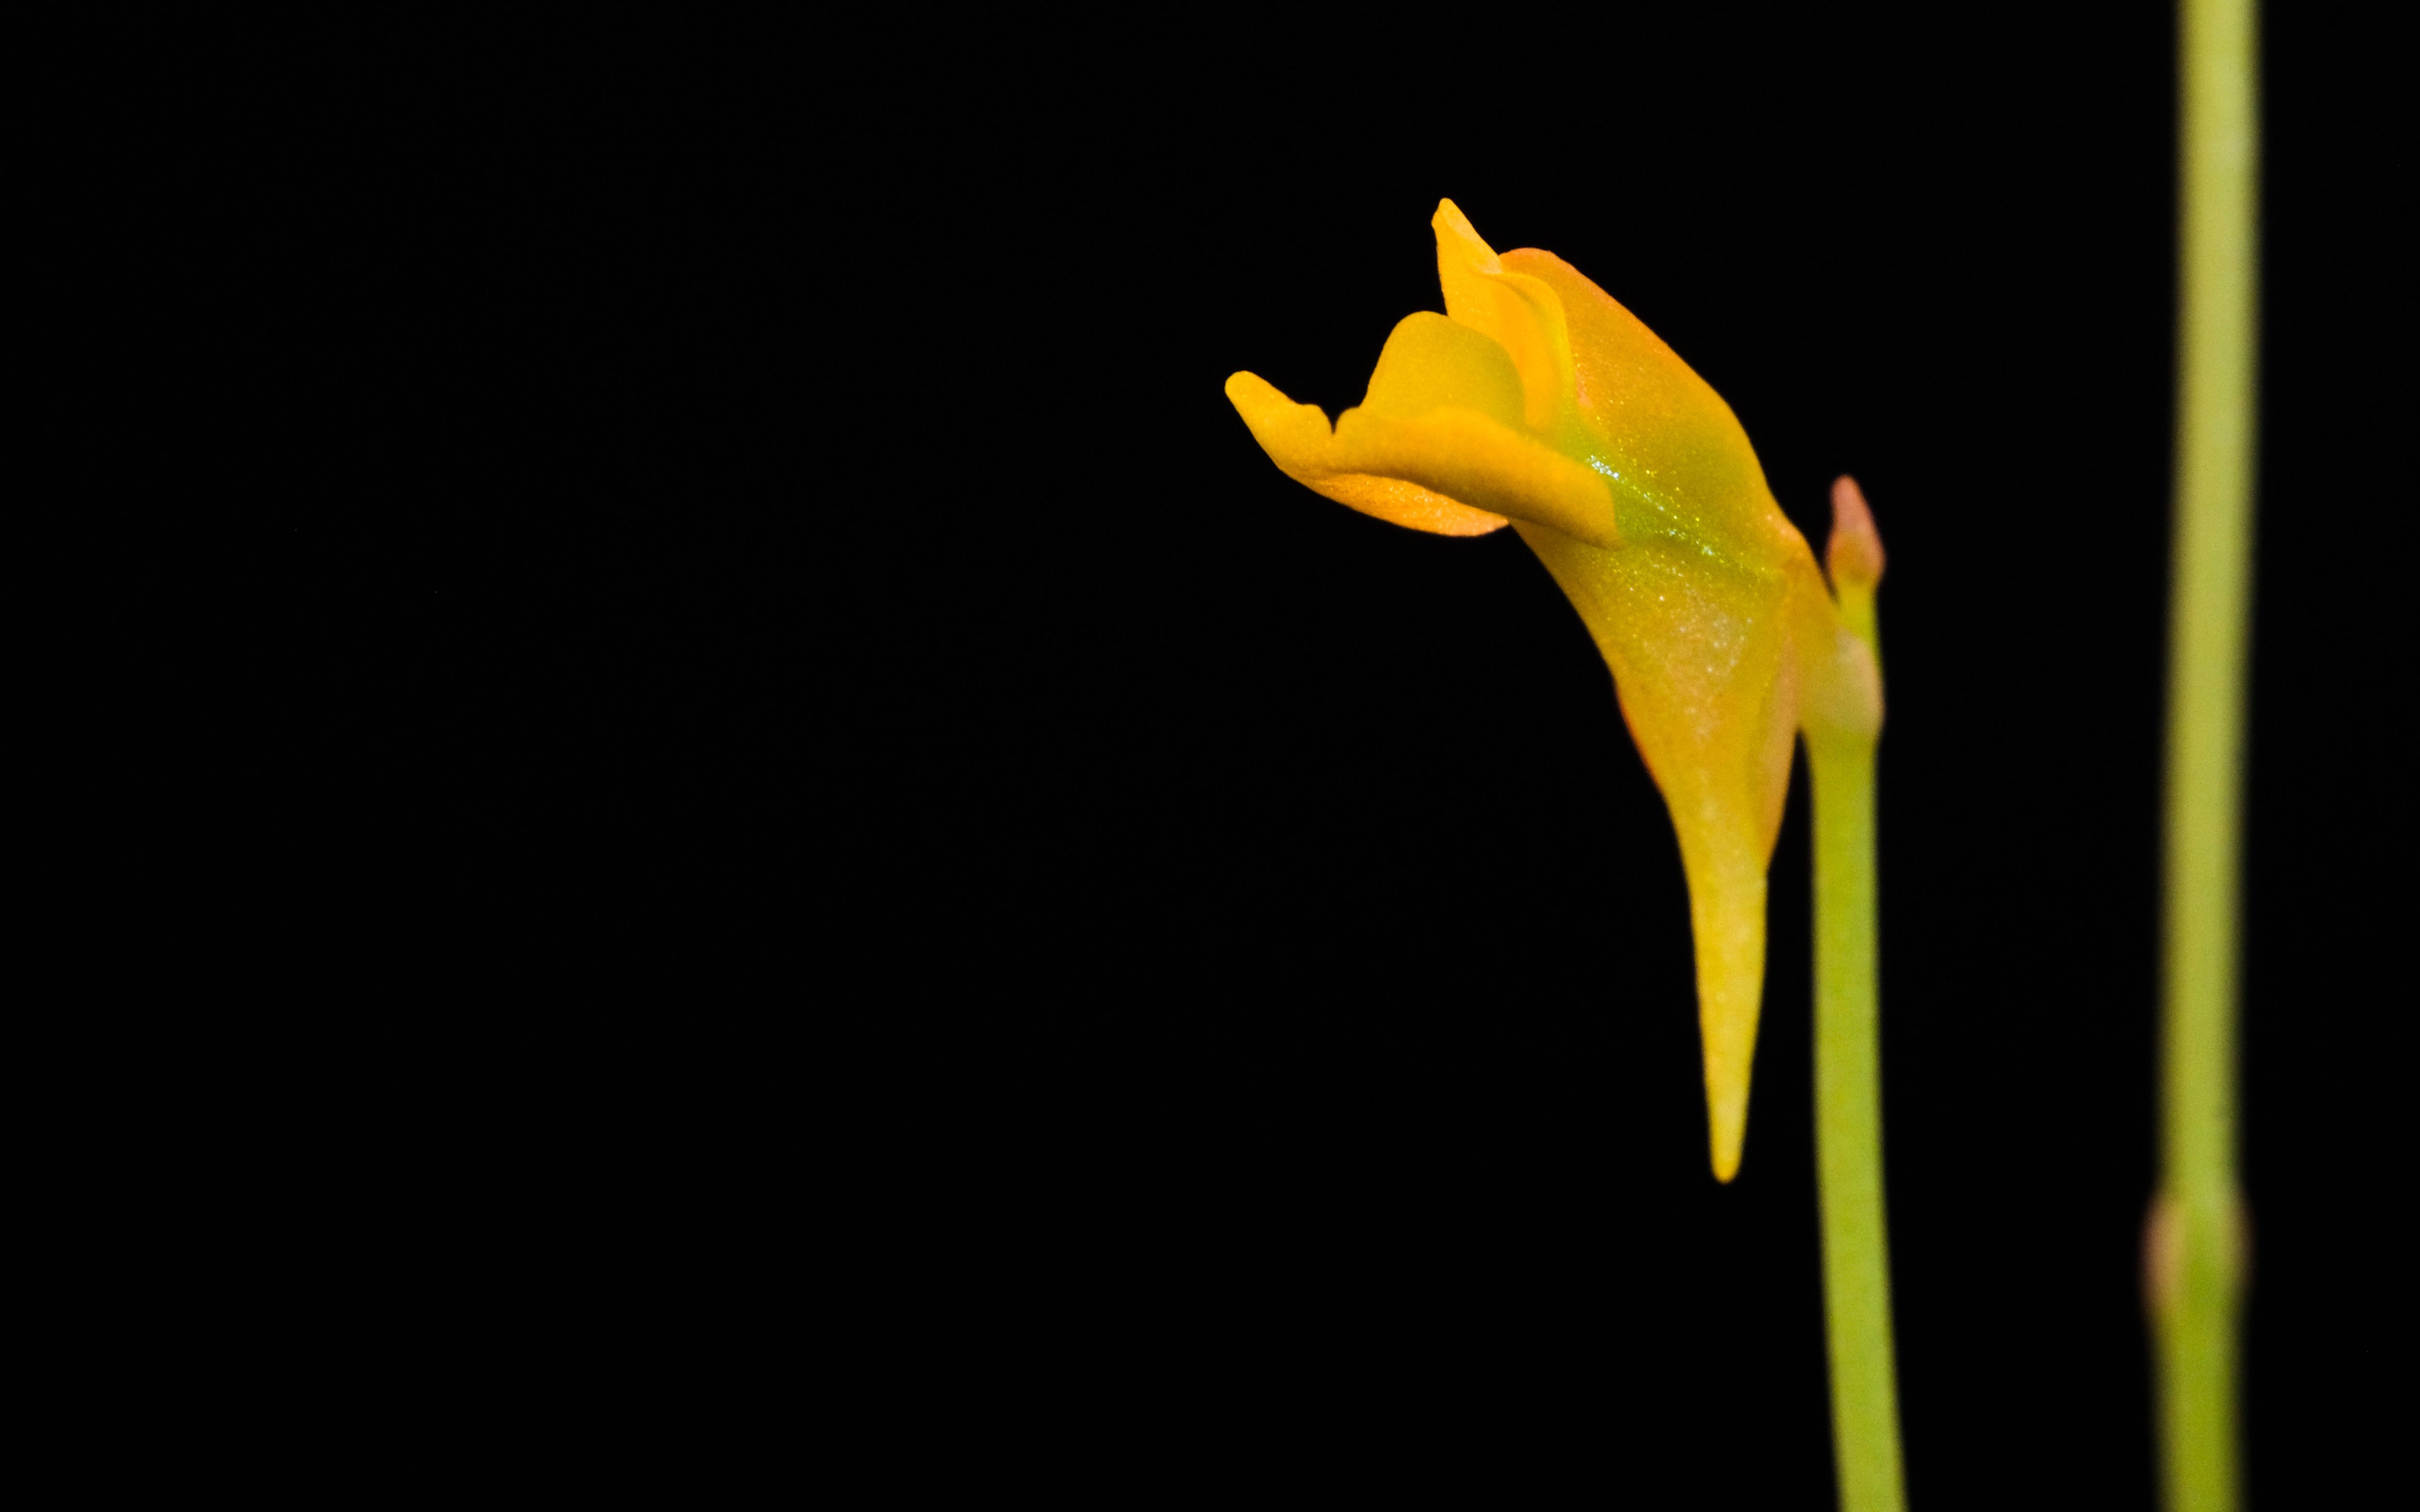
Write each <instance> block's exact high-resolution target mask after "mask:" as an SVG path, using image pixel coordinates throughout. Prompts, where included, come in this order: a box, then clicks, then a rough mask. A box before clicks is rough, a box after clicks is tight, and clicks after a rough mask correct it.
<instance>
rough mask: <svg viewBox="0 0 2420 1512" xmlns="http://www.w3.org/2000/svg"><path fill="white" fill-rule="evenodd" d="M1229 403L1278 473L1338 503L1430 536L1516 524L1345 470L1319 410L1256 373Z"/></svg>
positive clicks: (1234, 389) (1242, 377)
mask: <svg viewBox="0 0 2420 1512" xmlns="http://www.w3.org/2000/svg"><path fill="white" fill-rule="evenodd" d="M1227 402H1228V403H1230V404H1232V405H1233V406H1234V407H1235V412H1236V413H1237V414H1239V415H1241V416H1243V417H1244V424H1246V425H1248V426H1249V427H1251V432H1252V439H1253V440H1256V441H1259V442H1260V443H1261V450H1262V451H1264V452H1266V453H1268V454H1269V460H1270V461H1272V462H1275V463H1276V464H1277V465H1278V470H1279V471H1281V472H1283V473H1284V474H1285V475H1286V476H1287V477H1290V478H1292V479H1294V480H1295V482H1296V483H1299V484H1302V485H1304V486H1307V487H1310V488H1312V489H1315V490H1316V491H1318V492H1319V493H1322V494H1325V495H1326V496H1327V497H1328V498H1330V499H1333V500H1335V501H1337V502H1338V503H1340V504H1345V505H1348V506H1350V507H1352V508H1354V509H1357V510H1359V511H1360V512H1361V513H1363V514H1364V515H1374V516H1376V517H1378V518H1380V519H1383V520H1385V521H1387V522H1388V524H1392V525H1402V526H1404V527H1406V528H1408V529H1411V530H1415V531H1426V532H1429V533H1430V534H1432V535H1485V534H1487V533H1488V532H1490V531H1500V530H1502V529H1503V528H1504V527H1505V526H1506V525H1507V524H1510V523H1511V522H1510V521H1509V520H1507V519H1506V518H1505V517H1503V516H1501V515H1492V514H1489V513H1488V512H1487V511H1485V510H1483V509H1473V508H1471V507H1470V506H1469V505H1468V504H1466V503H1462V502H1460V501H1456V500H1452V499H1449V498H1447V497H1446V496H1445V495H1443V494H1440V493H1437V492H1435V490H1433V489H1429V488H1425V487H1422V486H1419V484H1416V483H1412V482H1409V481H1407V480H1405V479H1403V478H1390V477H1373V476H1371V475H1370V474H1367V473H1362V472H1357V471H1352V470H1351V469H1349V468H1345V467H1343V466H1342V465H1341V463H1342V458H1341V457H1340V456H1339V455H1338V454H1337V451H1336V436H1335V433H1334V431H1332V430H1331V429H1329V427H1328V424H1327V413H1326V410H1324V409H1320V408H1319V406H1317V405H1315V404H1296V403H1295V402H1294V401H1293V400H1292V399H1289V398H1287V397H1286V396H1285V395H1284V394H1283V393H1279V392H1278V390H1277V388H1276V387H1275V386H1274V385H1272V384H1271V383H1269V382H1268V380H1267V379H1265V378H1261V377H1260V376H1259V375H1257V374H1253V373H1237V374H1236V375H1234V376H1233V378H1229V379H1228V380H1227Z"/></svg>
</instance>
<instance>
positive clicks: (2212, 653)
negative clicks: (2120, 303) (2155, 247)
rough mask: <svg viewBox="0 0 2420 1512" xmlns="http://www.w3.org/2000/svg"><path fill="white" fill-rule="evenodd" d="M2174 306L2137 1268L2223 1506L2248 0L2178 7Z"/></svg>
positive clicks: (2177, 1439)
mask: <svg viewBox="0 0 2420 1512" xmlns="http://www.w3.org/2000/svg"><path fill="white" fill-rule="evenodd" d="M2181 19H2182V29H2181V36H2180V51H2181V54H2182V70H2183V77H2182V85H2183V90H2182V93H2183V107H2184V117H2183V164H2182V166H2183V179H2184V182H2183V205H2182V207H2181V209H2182V223H2181V241H2182V248H2181V251H2182V270H2181V271H2182V288H2181V300H2182V310H2181V312H2180V316H2181V317H2180V351H2179V375H2178V377H2179V382H2178V394H2177V501H2176V566H2175V572H2176V581H2175V588H2174V593H2175V597H2174V600H2173V602H2172V606H2171V613H2172V618H2171V621H2170V625H2169V658H2170V659H2169V668H2168V770H2167V844H2166V856H2165V867H2166V885H2165V903H2166V921H2165V923H2166V928H2165V960H2164V986H2165V1003H2164V1014H2163V1020H2164V1022H2163V1041H2164V1042H2163V1055H2164V1087H2163V1094H2164V1119H2163V1128H2162V1136H2163V1137H2162V1147H2163V1148H2162V1166H2163V1169H2162V1183H2161V1192H2160V1199H2159V1202H2158V1204H2157V1206H2156V1207H2155V1209H2154V1211H2153V1219H2152V1223H2151V1225H2150V1229H2149V1254H2148V1255H2147V1257H2146V1263H2147V1266H2148V1269H2149V1279H2150V1285H2151V1295H2152V1307H2153V1312H2154V1321H2155V1324H2156V1330H2155V1331H2156V1333H2157V1335H2158V1354H2159V1375H2160V1431H2161V1444H2162V1464H2163V1470H2164V1480H2165V1487H2166V1493H2167V1504H2168V1506H2169V1507H2171V1508H2172V1509H2174V1512H2232V1509H2233V1508H2234V1507H2235V1506H2236V1505H2237V1487H2236V1478H2237V1462H2236V1450H2235V1419H2236V1401H2235V1390H2236V1369H2237V1355H2236V1326H2237V1314H2238V1309H2239V1299H2240V1291H2241V1279H2242V1278H2241V1275H2240V1270H2241V1265H2240V1255H2239V1250H2240V1232H2241V1227H2242V1222H2241V1216H2240V1210H2239V1207H2238V1198H2237V1189H2236V1178H2235V1075H2236V1071H2235V1058H2236V1051H2235V992H2236V983H2235V970H2236V942H2235V923H2236V901H2237V880H2236V877H2237V866H2238V852H2239V846H2240V828H2241V819H2240V812H2241V802H2242V748H2243V708H2244V650H2245V644H2246V641H2247V639H2248V620H2249V609H2250V599H2251V581H2250V579H2251V573H2250V567H2251V536H2252V466H2253V461H2252V458H2253V426H2254V418H2253V409H2252V406H2253V383H2252V380H2253V337H2254V318H2255V315H2254V312H2255V298H2256V289H2257V262H2256V255H2255V243H2254V226H2255V221H2256V205H2257V189H2256V184H2257V167H2258V136H2257V131H2258V128H2257V100H2256V95H2255V90H2254V64H2255V56H2256V52H2257V41H2256V34H2255V28H2254V24H2253V8H2252V0H2184V5H2183V14H2182V18H2181Z"/></svg>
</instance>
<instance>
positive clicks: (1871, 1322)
mask: <svg viewBox="0 0 2420 1512" xmlns="http://www.w3.org/2000/svg"><path fill="white" fill-rule="evenodd" d="M1840 599H1841V609H1842V611H1843V613H1842V618H1843V620H1844V621H1845V622H1846V623H1847V625H1849V627H1850V629H1851V630H1852V631H1853V632H1854V633H1856V634H1858V635H1859V636H1860V637H1861V638H1862V639H1864V640H1865V641H1866V642H1867V644H1868V645H1869V646H1871V645H1873V644H1874V621H1873V596H1872V589H1871V587H1870V586H1862V587H1855V586H1851V585H1849V584H1845V583H1844V584H1842V585H1841V592H1840ZM1807 771H1808V775H1809V777H1810V778H1811V779H1812V781H1813V785H1814V789H1815V1159H1816V1169H1817V1178H1818V1181H1817V1184H1818V1189H1819V1191H1820V1193H1821V1195H1822V1201H1823V1320H1824V1330H1823V1332H1824V1341H1825V1344H1826V1345H1827V1347H1828V1349H1829V1351H1830V1355H1831V1365H1832V1446H1833V1456H1834V1459H1835V1462H1836V1464H1837V1466H1838V1473H1839V1481H1840V1506H1841V1508H1842V1512H1900V1509H1901V1508H1902V1507H1904V1506H1905V1505H1906V1492H1905V1490H1904V1489H1903V1487H1902V1484H1901V1477H1900V1447H1899V1385H1898V1372H1897V1370H1896V1367H1895V1366H1894V1365H1893V1363H1892V1349H1891V1309H1890V1243H1889V1239H1888V1237H1887V1231H1886V1229H1885V1227H1884V1216H1883V1144H1882V1072H1881V1046H1880V1040H1879V1028H1880V1024H1879V1019H1878V1013H1877V1009H1878V995H1877V992H1876V984H1875V940H1874V740H1873V738H1872V737H1871V736H1870V735H1868V736H1864V737H1862V738H1861V737H1856V736H1852V735H1847V734H1841V733H1829V734H1818V733H1814V732H1812V731H1810V732H1809V734H1808V737H1807Z"/></svg>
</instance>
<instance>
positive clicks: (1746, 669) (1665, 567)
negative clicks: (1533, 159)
mask: <svg viewBox="0 0 2420 1512" xmlns="http://www.w3.org/2000/svg"><path fill="white" fill-rule="evenodd" d="M1433 224H1434V226H1435V231H1436V243H1437V272H1438V275H1439V277H1440V279H1441V280H1442V282H1443V283H1444V285H1445V307H1446V313H1445V314H1444V315H1441V316H1440V315H1433V314H1425V313H1423V314H1418V315H1411V316H1405V317H1404V320H1403V322H1402V323H1401V324H1399V325H1397V326H1396V327H1395V330H1394V332H1393V334H1392V335H1390V336H1388V339H1387V345H1386V348H1385V350H1383V351H1382V352H1381V353H1380V354H1379V357H1378V366H1377V370H1376V371H1375V372H1374V373H1373V374H1372V376H1371V378H1370V391H1369V393H1368V395H1367V397H1365V398H1364V399H1363V400H1362V402H1361V404H1360V405H1359V407H1358V408H1356V409H1347V410H1345V411H1344V412H1343V413H1342V415H1340V416H1338V417H1337V420H1336V423H1335V424H1334V425H1333V426H1332V427H1331V426H1330V425H1329V424H1328V421H1327V417H1326V414H1325V413H1323V412H1322V411H1321V410H1320V409H1318V408H1317V407H1316V406H1313V405H1298V404H1295V403H1294V402H1293V401H1292V400H1290V399H1288V398H1287V397H1286V396H1285V395H1284V394H1283V393H1280V392H1278V390H1277V389H1276V388H1274V387H1272V386H1271V385H1270V384H1268V383H1267V382H1266V381H1264V380H1263V379H1262V378H1258V377H1256V376H1254V375H1253V374H1250V373H1237V374H1236V375H1234V376H1233V378H1229V379H1228V380H1227V397H1228V398H1229V399H1230V400H1231V401H1232V402H1233V404H1234V406H1235V409H1236V411H1237V412H1238V413H1240V414H1241V415H1242V416H1243V417H1244V423H1245V424H1247V425H1249V426H1250V427H1251V431H1252V435H1253V437H1254V438H1255V439H1256V440H1259V442H1260V443H1261V446H1262V447H1263V449H1264V450H1265V451H1266V452H1267V453H1268V454H1269V457H1270V460H1272V461H1274V462H1276V463H1277V465H1278V466H1279V468H1280V469H1281V470H1282V471H1284V472H1285V473H1286V474H1287V475H1288V476H1290V477H1293V478H1295V480H1297V481H1298V482H1300V483H1303V484H1305V485H1306V486H1310V487H1311V488H1312V489H1314V490H1316V491H1317V492H1319V493H1322V494H1325V495H1326V496H1327V497H1328V498H1330V499H1333V500H1335V501H1338V502H1340V503H1342V504H1347V505H1349V506H1351V507H1352V508H1355V509H1357V510H1360V511H1361V512H1362V513H1364V514H1368V515H1374V516H1376V517H1378V518H1380V519H1384V520H1390V521H1392V522H1393V523H1395V524H1398V525H1404V526H1408V527H1409V528H1411V529H1413V530H1419V531H1429V532H1435V533H1436V534H1440V535H1483V534H1486V533H1488V532H1492V531H1496V530H1499V529H1501V528H1503V527H1504V526H1505V525H1507V524H1510V525H1511V526H1512V528H1513V529H1514V530H1516V531H1518V532H1520V534H1521V538H1522V539H1523V540H1525V541H1527V542H1528V544H1529V548H1530V549H1531V550H1533V551H1535V552H1536V553H1537V554H1538V556H1539V559H1540V560H1541V561H1543V562H1544V563H1545V564H1546V569H1547V571H1549V572H1550V573H1552V574H1553V575H1554V579H1555V580H1556V581H1557V582H1558V583H1559V584H1561V585H1562V589H1563V592H1564V594H1567V595H1568V596H1569V597H1570V599H1571V601H1572V605H1573V607H1574V608H1575V609H1578V610H1579V614H1580V618H1581V620H1582V621H1583V622H1585V623H1586V624H1587V625H1588V628H1589V633H1590V635H1591V636H1593V637H1594V638H1595V640H1596V643H1597V648H1598V650H1599V651H1601V652H1602V653H1603V654H1604V656H1605V660H1606V666H1608V667H1610V668H1611V669H1612V671H1613V683H1614V689H1615V693H1616V695H1617V697H1618V698H1619V699H1620V701H1621V712H1622V716H1623V717H1624V718H1625V719H1626V720H1627V721H1628V723H1629V726H1630V733H1631V735H1632V737H1633V738H1634V739H1635V740H1636V741H1637V744H1638V752H1639V755H1640V756H1641V757H1643V758H1644V759H1645V760H1646V763H1647V769H1648V771H1649V772H1650V773H1651V774H1652V776H1653V777H1654V779H1655V784H1656V786H1657V787H1658V788H1659V789H1660V790H1661V791H1662V793H1663V795H1664V801H1665V803H1666V805H1667V806H1668V808H1669V809H1670V810H1671V814H1672V827H1673V828H1674V830H1675V831H1677V832H1678V834H1679V837H1680V841H1681V857H1682V863H1683V867H1684V869H1685V870H1686V872H1687V875H1688V883H1689V912H1690V919H1691V926H1692V930H1693V933H1694V938H1695V941H1696V946H1697V959H1698V998H1699V1008H1698V1013H1699V1031H1700V1034H1701V1036H1702V1040H1703V1046H1704V1053H1705V1073H1706V1103H1707V1110H1708V1116H1709V1122H1710V1127H1711V1137H1712V1145H1713V1157H1714V1175H1715V1176H1716V1177H1717V1178H1718V1179H1719V1180H1725V1181H1728V1180H1730V1179H1731V1177H1732V1176H1733V1174H1734V1173H1736V1172H1737V1171H1738V1169H1739V1161H1740V1147H1741V1142H1742V1140H1743V1139H1744V1137H1745V1133H1746V1126H1747V1092H1748V1072H1749V1067H1750V1064H1751V1062H1752V1060H1753V1058H1754V1056H1755V1050H1756V1028H1757V1014H1758V1008H1759V1004H1760V999H1761V995H1762V988H1763V978H1764V911H1765V870H1766V866H1767V864H1768V862H1769V861H1770V859H1771V857H1772V854H1773V844H1774V839H1775V836H1776V833H1777V832H1778V830H1779V828H1780V825H1781V810H1782V804H1783V801H1784V799H1785V797H1786V796H1787V795H1788V792H1789V779H1790V757H1791V740H1792V733H1794V732H1799V731H1804V732H1805V733H1806V735H1807V741H1808V744H1809V748H1810V751H1811V750H1814V749H1815V748H1818V747H1821V746H1823V745H1825V744H1827V743H1831V742H1841V741H1845V742H1847V743H1849V744H1850V745H1851V746H1854V748H1858V749H1861V750H1864V751H1867V752H1870V749H1871V747H1872V743H1873V741H1874V738H1875V735H1876V733H1878V731H1879V730H1880V727H1881V721H1882V683H1881V677H1880V674H1879V671H1878V669H1877V665H1876V662H1875V659H1874V656H1873V653H1872V650H1871V647H1870V634H1871V631H1870V625H1871V609H1870V606H1871V602H1872V600H1871V590H1872V582H1873V580H1874V579H1876V578H1878V577H1879V576H1880V567H1881V548H1880V543H1879V541H1878V540H1876V539H1875V538H1874V534H1873V527H1872V523H1871V520H1870V518H1869V517H1868V516H1867V514H1866V512H1865V507H1864V502H1863V501H1862V500H1861V499H1858V498H1856V497H1855V486H1854V484H1849V483H1848V482H1847V480H1845V479H1844V480H1842V484H1843V486H1842V487H1841V488H1840V489H1838V490H1836V494H1835V504H1836V522H1835V526H1834V533H1833V545H1832V551H1831V555H1832V559H1833V566H1834V569H1835V573H1836V576H1845V577H1846V578H1847V579H1850V580H1848V581H1844V582H1843V583H1842V584H1841V587H1842V592H1843V594H1844V598H1843V601H1841V602H1836V601H1835V599H1834V597H1833V595H1832V594H1831V593H1830V592H1829V591H1827V589H1826V587H1825V584H1824V580H1823V573H1822V572H1821V571H1819V570H1818V568H1817V567H1816V564H1815V558H1814V555H1813V553H1811V552H1810V551H1809V550H1808V549H1807V542H1806V540H1805V539H1804V538H1803V537H1802V536H1800V534H1799V533H1798V532H1797V531H1796V529H1794V528H1793V527H1792V525H1791V523H1790V521H1789V520H1788V519H1787V518H1786V517H1784V516H1783V515H1782V513H1781V510H1780V509H1779V507H1778V506H1777V505H1776V504H1775V502H1774V500H1773V494H1772V490H1771V489H1770V488H1768V487H1767V486H1766V485H1765V481H1764V471H1763V469H1762V468H1761V467H1760V466H1759V465H1758V463H1757V459H1756V453H1755V451H1754V449H1753V448H1751V447H1750V446H1749V445H1748V440H1747V436H1746V433H1745V432H1744V431H1743V430H1742V429H1741V428H1740V424H1739V421H1738V420H1737V419H1736V418H1735V417H1734V416H1733V415H1732V414H1731V411H1730V406H1729V405H1726V404H1725V403H1724V402H1723V401H1722V399H1721V397H1720V396H1719V395H1717V394H1716V393H1714V390H1713V389H1712V388H1709V387H1708V386H1707V384H1706V382H1705V380H1704V379H1702V378H1699V377H1698V375H1697V374H1696V373H1694V372H1691V371H1690V369H1689V367H1688V364H1687V363H1683V362H1682V361H1681V359H1680V358H1679V357H1678V356H1676V355H1674V353H1673V351H1672V349H1671V348H1670V347H1667V346H1665V345H1664V343H1663V342H1662V341H1660V340H1659V339H1657V337H1656V336H1655V333H1654V332H1651V331H1649V330H1648V329H1647V328H1646V327H1645V326H1644V325H1642V324H1640V323H1639V321H1638V319H1637V316H1633V315H1632V314H1631V313H1630V312H1629V311H1627V310H1625V309H1623V308H1622V307H1621V305H1620V304H1618V303H1616V302H1615V301H1613V299H1612V298H1611V297H1610V296H1608V295H1606V292H1605V291H1604V290H1602V289H1600V288H1598V287H1597V286H1596V285H1594V284H1592V283H1590V281H1589V280H1588V279H1587V278H1585V277H1583V276H1582V275H1581V274H1580V273H1579V271H1578V270H1575V269H1574V268H1573V267H1572V266H1571V265H1570V264H1569V263H1566V262H1564V261H1563V260H1562V259H1561V258H1559V257H1557V256H1556V255H1554V254H1552V253H1548V252H1540V251H1538V250H1536V249H1534V248H1524V249H1522V250H1519V251H1516V252H1509V253H1505V254H1503V255H1501V256H1499V255H1497V253H1496V252H1495V251H1494V250H1493V249H1492V248H1490V247H1489V246H1488V245H1487V243H1486V242H1485V241H1483V240H1481V239H1480V236H1479V233H1478V232H1477V231H1476V230H1474V229H1472V227H1471V224H1470V222H1469V221H1468V220H1466V219H1465V218H1464V216H1463V213H1462V211H1461V210H1460V209H1458V208H1455V206H1454V204H1453V202H1452V201H1451V200H1446V201H1443V202H1442V203H1440V204H1439V205H1438V207H1437V212H1436V216H1435V221H1434V222H1433ZM1844 609H1845V610H1847V613H1848V618H1847V619H1846V620H1845V621H1844V618H1843V611H1844ZM1860 615H1862V623H1860ZM1867 759H1868V760H1870V756H1868V758H1867Z"/></svg>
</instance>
